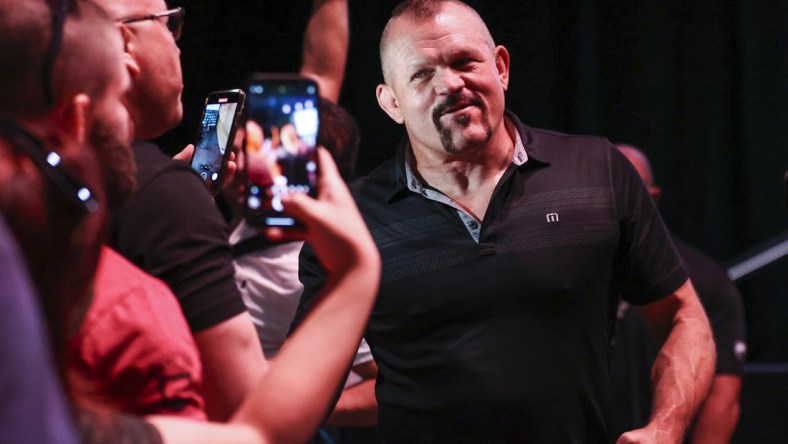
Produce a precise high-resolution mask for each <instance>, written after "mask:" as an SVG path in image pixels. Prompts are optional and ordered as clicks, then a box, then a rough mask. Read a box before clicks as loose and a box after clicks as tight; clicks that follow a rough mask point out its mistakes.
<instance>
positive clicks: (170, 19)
mask: <svg viewBox="0 0 788 444" xmlns="http://www.w3.org/2000/svg"><path fill="white" fill-rule="evenodd" d="M185 15H186V9H184V8H182V7H179V8H175V9H170V10H167V11H164V12H160V13H158V14H151V15H140V16H135V17H128V18H124V19H119V20H117V22H118V23H123V24H124V25H127V24H129V23H135V22H142V21H145V20H156V19H160V18H162V17H165V18H166V19H167V21H166V25H167V29H169V30H170V32H171V33H172V37H173V38H174V39H175V40H176V41H177V40H178V39H179V38H181V31H183V16H185Z"/></svg>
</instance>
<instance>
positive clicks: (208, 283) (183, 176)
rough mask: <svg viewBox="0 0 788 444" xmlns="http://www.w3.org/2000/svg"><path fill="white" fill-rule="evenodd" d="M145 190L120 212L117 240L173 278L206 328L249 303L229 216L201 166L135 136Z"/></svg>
mask: <svg viewBox="0 0 788 444" xmlns="http://www.w3.org/2000/svg"><path fill="white" fill-rule="evenodd" d="M134 155H135V157H136V161H137V169H138V171H137V192H136V194H135V195H134V197H133V198H132V200H131V202H130V203H129V205H127V206H126V207H125V208H123V209H122V210H120V211H118V212H116V213H115V214H114V215H113V220H112V228H111V236H110V246H112V247H113V248H114V249H116V250H117V251H118V252H119V253H120V254H122V255H123V256H125V257H126V258H127V259H128V260H130V261H131V262H133V263H134V264H135V265H137V266H138V267H140V268H142V269H143V270H145V271H146V272H147V273H149V274H151V275H153V276H156V277H158V278H159V279H161V280H163V281H164V282H166V283H167V285H168V286H169V287H170V289H171V290H172V292H173V293H175V296H177V298H178V301H179V302H180V304H181V308H182V309H183V313H184V315H185V317H186V320H187V322H188V323H189V327H190V328H191V330H192V331H193V332H195V333H196V332H199V331H202V330H205V329H207V328H210V327H212V326H215V325H217V324H219V323H221V322H223V321H225V320H227V319H230V318H232V317H234V316H236V315H238V314H240V313H242V312H244V311H245V310H246V307H245V305H244V303H243V300H242V299H241V295H240V293H239V292H238V288H237V287H236V285H235V280H234V279H233V274H234V268H233V264H232V254H231V250H230V245H229V243H228V240H227V239H228V230H227V223H226V222H225V221H224V219H223V218H222V216H221V213H220V212H219V210H218V209H217V208H216V205H215V204H214V201H213V199H212V198H211V196H210V194H209V193H208V191H207V189H206V187H205V185H203V184H202V182H201V181H200V179H199V177H198V176H197V174H195V173H194V171H192V169H191V168H190V167H189V166H188V165H187V164H185V163H182V162H178V161H174V160H172V159H170V158H169V157H167V156H166V155H164V153H162V152H161V151H160V150H159V149H158V147H156V146H155V145H153V144H150V143H146V142H135V143H134Z"/></svg>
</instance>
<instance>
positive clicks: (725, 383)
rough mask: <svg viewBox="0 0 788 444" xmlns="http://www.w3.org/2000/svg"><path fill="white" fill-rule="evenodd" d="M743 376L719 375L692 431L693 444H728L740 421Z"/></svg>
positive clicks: (714, 380)
mask: <svg viewBox="0 0 788 444" xmlns="http://www.w3.org/2000/svg"><path fill="white" fill-rule="evenodd" d="M740 393H741V376H739V375H725V374H718V375H715V376H714V379H713V380H712V382H711V390H709V396H707V397H706V401H705V402H704V403H703V407H701V409H700V412H699V413H698V418H697V420H696V421H695V426H694V428H693V429H692V437H691V439H690V442H691V443H692V444H707V443H708V444H712V443H727V442H730V440H731V438H732V437H733V432H734V431H735V430H736V424H737V423H738V421H739V409H740V407H739V395H740Z"/></svg>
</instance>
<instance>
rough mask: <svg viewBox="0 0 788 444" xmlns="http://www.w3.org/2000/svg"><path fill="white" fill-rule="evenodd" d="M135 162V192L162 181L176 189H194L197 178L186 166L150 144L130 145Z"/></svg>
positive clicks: (138, 142) (141, 142) (140, 142)
mask: <svg viewBox="0 0 788 444" xmlns="http://www.w3.org/2000/svg"><path fill="white" fill-rule="evenodd" d="M132 147H133V149H134V157H135V160H136V162H137V190H138V193H139V192H143V191H144V190H145V189H146V188H147V187H149V186H151V184H155V183H161V182H162V181H165V182H168V183H171V184H172V185H177V186H178V187H185V186H186V187H194V186H196V185H199V184H200V180H199V177H198V176H197V174H196V173H195V172H194V171H193V170H192V169H191V168H190V167H189V165H188V164H186V163H184V162H181V161H178V160H174V159H172V158H171V157H169V156H167V155H166V154H164V152H162V151H161V149H160V148H159V147H158V146H157V145H154V144H153V143H151V142H145V141H137V142H134V144H133V145H132Z"/></svg>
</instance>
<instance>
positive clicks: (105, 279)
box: [94, 246, 175, 305]
mask: <svg viewBox="0 0 788 444" xmlns="http://www.w3.org/2000/svg"><path fill="white" fill-rule="evenodd" d="M95 293H96V301H94V303H99V304H101V305H104V304H107V305H111V304H113V303H114V302H113V301H115V300H116V299H117V298H120V297H124V296H125V295H128V294H140V293H144V294H147V295H157V296H159V297H165V298H171V299H172V300H173V301H174V300H175V299H174V298H175V296H174V295H173V294H172V291H171V290H170V288H169V287H168V286H167V284H165V283H164V282H163V281H162V280H160V279H158V278H156V277H154V276H151V275H150V274H148V273H146V272H145V271H143V270H142V269H140V268H139V267H137V266H136V265H134V264H133V263H131V262H130V261H129V260H128V259H126V258H125V257H123V256H122V255H121V254H120V253H118V252H116V251H115V250H113V249H112V248H109V247H106V246H105V247H103V248H102V250H101V256H100V258H99V263H98V268H97V270H96V280H95Z"/></svg>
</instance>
